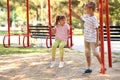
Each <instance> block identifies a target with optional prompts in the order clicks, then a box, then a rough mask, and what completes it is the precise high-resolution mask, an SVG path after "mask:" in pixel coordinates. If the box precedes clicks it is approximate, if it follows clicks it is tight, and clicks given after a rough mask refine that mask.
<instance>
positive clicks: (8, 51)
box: [0, 45, 49, 55]
mask: <svg viewBox="0 0 120 80" xmlns="http://www.w3.org/2000/svg"><path fill="white" fill-rule="evenodd" d="M46 52H49V49H47V48H22V47H21V48H15V47H11V48H4V47H3V45H0V55H5V54H26V53H46Z"/></svg>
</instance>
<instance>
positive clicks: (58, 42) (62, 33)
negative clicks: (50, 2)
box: [50, 15, 70, 68]
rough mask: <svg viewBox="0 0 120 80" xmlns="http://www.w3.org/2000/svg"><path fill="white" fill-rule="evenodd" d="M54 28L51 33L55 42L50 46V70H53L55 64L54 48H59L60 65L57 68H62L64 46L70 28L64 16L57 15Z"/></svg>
mask: <svg viewBox="0 0 120 80" xmlns="http://www.w3.org/2000/svg"><path fill="white" fill-rule="evenodd" d="M54 26H55V27H54V28H53V29H52V33H53V34H55V42H54V43H53V45H52V61H51V64H50V68H53V67H54V66H55V64H56V61H55V55H56V48H57V47H58V46H59V51H60V63H59V68H62V67H64V47H65V45H66V40H67V38H68V36H69V31H70V27H69V25H68V24H67V23H66V16H65V15H58V16H57V17H56V22H55V25H54Z"/></svg>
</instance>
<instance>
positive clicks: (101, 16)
mask: <svg viewBox="0 0 120 80" xmlns="http://www.w3.org/2000/svg"><path fill="white" fill-rule="evenodd" d="M68 1H69V11H70V26H71V27H70V36H69V37H68V40H67V42H68V43H70V44H69V47H71V46H72V45H73V43H72V16H71V15H72V12H71V8H72V3H71V0H68ZM104 1H105V8H106V31H107V42H108V61H109V67H112V54H111V42H110V41H111V40H110V26H109V10H108V0H104ZM7 10H8V35H6V36H4V39H3V45H4V47H6V48H7V47H10V37H11V36H23V37H24V38H23V47H29V46H30V43H29V42H30V41H29V37H30V33H29V32H30V29H29V9H28V0H26V16H27V34H24V35H19V34H17V35H11V34H10V6H9V0H7ZM50 12H51V11H50V0H48V20H49V24H48V25H50V27H49V36H48V37H47V38H46V45H47V47H50V46H52V32H51V28H52V27H51V17H50V16H51V13H50ZM99 15H100V41H101V48H100V49H101V61H102V63H101V69H102V74H105V63H104V30H103V0H99ZM6 37H8V46H6V45H5V38H6ZM19 38H20V37H19ZM25 38H27V46H25V43H24V42H25ZM48 39H49V41H50V42H49V43H50V46H48ZM19 40H20V39H19ZM69 41H70V42H69ZM19 44H20V42H19Z"/></svg>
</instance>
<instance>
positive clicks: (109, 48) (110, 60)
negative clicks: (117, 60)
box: [105, 0, 112, 67]
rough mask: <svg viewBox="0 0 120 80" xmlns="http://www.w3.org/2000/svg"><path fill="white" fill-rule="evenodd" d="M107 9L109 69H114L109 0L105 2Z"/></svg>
mask: <svg viewBox="0 0 120 80" xmlns="http://www.w3.org/2000/svg"><path fill="white" fill-rule="evenodd" d="M105 7H106V28H107V44H108V61H109V67H112V54H111V42H110V41H111V40H110V25H109V24H110V23H109V8H108V0H105Z"/></svg>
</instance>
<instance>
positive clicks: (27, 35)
mask: <svg viewBox="0 0 120 80" xmlns="http://www.w3.org/2000/svg"><path fill="white" fill-rule="evenodd" d="M7 13H8V14H7V16H8V34H7V35H5V36H4V38H3V46H4V47H5V48H9V47H10V45H11V37H12V36H18V38H19V39H18V43H19V45H20V40H21V39H20V37H21V36H23V41H22V42H23V47H29V45H30V43H29V15H28V14H29V11H28V0H26V17H27V20H26V23H27V25H26V26H27V34H11V33H10V4H9V0H7ZM7 37H8V45H6V44H5V40H6V38H7ZM25 37H27V46H26V45H25Z"/></svg>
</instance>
